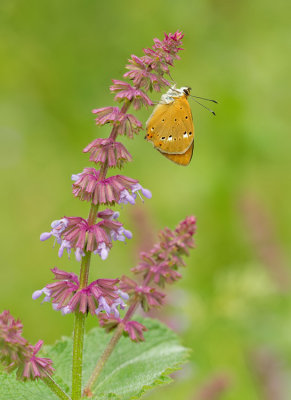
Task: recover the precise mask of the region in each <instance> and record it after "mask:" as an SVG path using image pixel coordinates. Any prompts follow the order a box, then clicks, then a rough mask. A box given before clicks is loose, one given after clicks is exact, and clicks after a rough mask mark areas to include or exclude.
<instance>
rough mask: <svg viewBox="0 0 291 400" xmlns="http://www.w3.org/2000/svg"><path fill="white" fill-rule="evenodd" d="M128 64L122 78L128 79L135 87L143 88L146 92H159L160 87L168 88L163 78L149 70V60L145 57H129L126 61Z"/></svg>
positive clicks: (167, 83)
mask: <svg viewBox="0 0 291 400" xmlns="http://www.w3.org/2000/svg"><path fill="white" fill-rule="evenodd" d="M128 61H129V64H128V65H126V69H128V72H126V73H125V74H124V75H123V76H124V78H129V79H131V80H132V82H133V84H134V85H135V86H136V87H144V88H145V90H146V91H148V90H152V89H154V90H155V91H157V92H159V91H160V90H161V87H163V86H169V85H170V83H169V82H168V81H167V80H166V79H165V78H163V76H162V75H160V74H155V73H153V72H151V71H152V69H151V68H149V65H148V64H149V58H148V56H147V57H137V56H135V55H132V56H131V59H130V60H128Z"/></svg>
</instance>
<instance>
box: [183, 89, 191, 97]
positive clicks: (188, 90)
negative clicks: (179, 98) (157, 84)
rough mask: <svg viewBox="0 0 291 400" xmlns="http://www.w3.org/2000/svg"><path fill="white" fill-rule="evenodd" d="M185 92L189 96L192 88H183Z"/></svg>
mask: <svg viewBox="0 0 291 400" xmlns="http://www.w3.org/2000/svg"><path fill="white" fill-rule="evenodd" d="M183 92H184V93H185V95H186V96H189V94H190V88H185V89H183Z"/></svg>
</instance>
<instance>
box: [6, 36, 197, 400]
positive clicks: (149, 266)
mask: <svg viewBox="0 0 291 400" xmlns="http://www.w3.org/2000/svg"><path fill="white" fill-rule="evenodd" d="M182 38H183V34H182V33H181V32H179V31H177V32H176V33H174V34H171V33H170V34H168V35H167V34H165V37H164V39H163V40H159V39H154V45H153V46H152V47H151V48H147V49H144V50H143V52H144V55H143V56H142V57H137V56H135V55H132V56H131V58H130V59H129V63H128V65H126V70H127V72H126V73H125V74H124V78H127V79H128V80H129V81H130V83H129V82H127V81H122V80H115V79H114V80H113V84H112V86H111V87H110V91H111V92H112V93H113V94H114V100H115V101H116V102H117V103H120V105H119V106H108V107H102V108H97V109H94V110H93V114H94V115H95V121H96V125H97V126H103V125H105V124H110V126H111V128H112V129H111V133H110V135H109V137H108V138H97V139H95V140H94V141H93V142H92V143H90V144H88V145H87V146H86V147H85V149H84V150H83V151H84V153H89V155H90V157H89V160H90V162H92V163H93V164H95V166H96V168H97V169H96V168H94V167H92V166H90V167H86V168H84V170H83V171H82V172H80V173H78V174H74V175H72V181H73V185H72V193H73V196H74V197H76V198H79V199H80V200H81V201H84V202H86V203H88V204H89V206H90V210H89V215H88V218H87V219H84V218H81V217H77V216H62V217H60V218H59V219H57V220H55V221H53V222H52V223H51V229H50V230H49V231H48V232H45V233H42V234H41V236H40V239H41V241H46V240H48V239H52V240H53V241H54V244H56V245H57V249H58V255H59V257H62V256H63V254H64V253H67V255H68V256H69V257H70V256H71V255H72V253H74V256H75V259H76V261H77V262H78V263H79V264H80V273H79V276H78V275H76V274H75V273H73V272H66V271H64V270H61V269H59V268H57V267H54V268H52V270H51V271H52V273H53V282H50V283H48V284H46V285H45V286H44V287H43V288H42V289H40V290H36V291H35V292H34V293H33V296H32V297H33V299H37V298H41V297H42V296H43V298H42V301H43V302H51V303H52V306H53V309H54V310H56V311H60V312H61V313H62V314H64V315H65V314H68V313H74V316H75V323H74V332H73V360H72V387H71V393H66V392H65V390H64V389H63V388H61V387H60V386H59V385H58V384H57V382H56V381H55V380H54V367H53V362H52V360H50V359H49V358H44V357H38V356H37V353H38V352H39V350H40V348H41V345H42V341H39V342H38V343H37V344H36V345H35V346H33V345H31V344H29V343H28V342H27V341H26V340H25V339H24V338H23V337H22V325H21V323H20V322H19V321H16V320H15V319H14V318H13V317H12V316H11V315H10V313H9V311H4V312H3V313H2V314H1V315H0V343H1V348H2V351H1V356H0V359H1V361H2V364H3V366H4V368H5V369H6V371H8V372H12V371H14V370H16V376H17V378H18V379H20V380H37V379H40V380H43V381H44V382H45V383H46V384H47V385H48V386H49V387H50V389H52V391H53V392H54V393H55V394H56V395H57V396H58V398H60V399H72V400H78V399H80V398H81V397H82V396H84V397H93V396H95V395H96V396H98V393H94V391H93V385H94V383H95V382H96V380H97V379H98V377H99V375H100V373H101V371H102V369H103V367H104V365H105V363H106V361H107V360H108V358H109V357H110V355H111V353H112V352H113V350H114V349H115V347H116V345H117V343H118V342H119V340H120V338H121V337H122V336H127V337H128V340H131V341H133V342H143V341H144V340H145V339H146V337H145V336H146V331H147V330H148V328H147V327H146V323H145V324H144V323H142V322H139V321H137V320H134V319H133V316H134V313H135V311H136V310H137V309H138V308H139V306H141V307H142V309H143V310H144V311H145V312H147V311H149V310H150V309H152V308H155V307H161V306H162V305H163V304H164V302H165V297H166V295H165V293H164V292H162V291H161V290H160V288H163V287H165V285H167V284H172V283H174V282H176V281H177V280H179V279H180V278H181V273H180V272H179V268H180V267H183V266H184V265H185V264H184V260H183V256H187V255H188V254H189V249H191V248H192V247H193V246H194V241H193V235H194V233H195V218H194V217H193V216H190V217H187V218H185V219H184V220H183V221H181V222H180V223H179V224H178V225H177V226H176V228H175V229H174V230H170V229H169V228H166V229H164V230H163V231H161V232H160V234H159V239H158V242H157V243H156V244H155V245H154V246H153V248H152V249H151V250H150V251H147V252H142V253H140V262H139V263H138V265H137V266H135V267H134V268H132V273H133V275H134V277H128V276H126V275H122V271H120V276H121V275H122V276H121V277H117V278H116V279H99V278H98V273H97V275H96V278H97V279H95V280H93V281H92V282H89V280H88V277H89V269H90V261H91V258H92V257H99V258H100V260H101V264H102V260H105V259H107V258H108V257H110V250H111V248H112V246H113V243H114V242H116V241H121V242H125V241H126V240H130V239H131V238H132V233H131V232H130V231H129V230H128V229H126V228H125V227H124V226H123V223H122V222H120V219H119V218H120V214H119V212H118V211H116V207H118V206H119V205H127V204H129V205H130V206H134V204H135V203H136V202H137V201H144V199H150V198H151V197H152V194H151V192H150V190H149V189H147V188H144V187H143V186H142V184H141V183H140V182H139V181H138V179H136V177H134V178H132V177H128V176H125V175H120V174H116V175H113V174H112V173H111V171H112V169H116V168H118V169H121V168H123V167H124V166H125V164H126V163H127V162H130V161H131V160H132V156H131V154H130V153H129V152H128V150H127V149H126V147H125V146H124V144H122V143H121V142H119V141H117V139H118V138H119V137H120V136H127V137H128V138H130V139H132V138H133V137H134V136H135V134H138V133H139V132H140V131H141V130H142V123H141V122H140V121H139V120H138V119H137V118H136V117H135V116H134V115H133V114H129V113H128V110H129V108H130V106H131V105H132V106H133V108H134V109H135V110H137V109H139V108H140V107H142V106H146V107H149V106H152V105H153V102H152V100H151V99H150V97H149V96H148V92H151V91H161V89H163V88H166V87H168V86H170V82H169V81H168V80H167V79H166V78H165V75H167V74H168V75H169V68H170V67H172V66H173V63H174V60H176V59H179V56H178V52H179V51H180V50H182V48H181V44H182ZM109 172H110V174H109ZM112 207H115V208H114V209H112ZM101 266H102V265H101ZM93 274H94V275H95V272H94V273H93ZM123 310H124V311H123ZM89 314H91V316H92V317H93V318H95V319H96V324H98V323H99V325H100V326H101V327H103V328H104V329H105V331H106V332H113V333H112V335H111V338H110V339H109V340H108V344H107V346H106V347H105V348H104V351H103V354H102V355H101V357H100V358H99V360H96V366H95V368H94V369H93V370H92V373H91V377H90V378H89V380H88V381H87V382H82V369H83V348H84V332H85V322H86V319H87V317H88V315H89ZM132 345H133V346H139V344H132ZM82 388H83V389H82ZM96 398H97V397H96ZM102 398H103V397H102ZM108 398H109V397H108ZM110 398H111V397H110ZM121 398H122V397H121ZM135 398H136V397H135Z"/></svg>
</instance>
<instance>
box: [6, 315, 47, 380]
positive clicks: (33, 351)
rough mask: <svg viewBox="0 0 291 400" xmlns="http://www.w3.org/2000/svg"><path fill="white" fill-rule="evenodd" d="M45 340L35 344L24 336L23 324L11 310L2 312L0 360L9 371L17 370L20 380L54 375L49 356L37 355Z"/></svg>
mask: <svg viewBox="0 0 291 400" xmlns="http://www.w3.org/2000/svg"><path fill="white" fill-rule="evenodd" d="M42 344H43V342H42V341H41V340H40V341H38V342H37V343H36V345H35V346H33V345H31V344H29V343H28V341H27V340H26V339H24V338H23V337H22V324H21V322H20V321H18V320H17V321H16V320H15V319H14V318H13V316H12V315H11V314H10V313H9V311H3V312H2V314H0V348H1V353H0V362H1V363H2V364H3V366H4V367H5V369H6V370H7V371H8V372H12V371H14V370H16V376H17V378H18V379H20V380H34V379H38V378H44V377H46V376H48V375H52V373H53V371H54V369H53V367H52V361H51V360H50V359H49V358H42V357H37V353H38V352H39V350H40V348H41V346H42Z"/></svg>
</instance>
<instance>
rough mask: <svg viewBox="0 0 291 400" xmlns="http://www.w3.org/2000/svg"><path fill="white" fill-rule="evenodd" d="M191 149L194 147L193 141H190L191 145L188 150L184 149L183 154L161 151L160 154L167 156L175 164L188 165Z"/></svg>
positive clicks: (191, 153)
mask: <svg viewBox="0 0 291 400" xmlns="http://www.w3.org/2000/svg"><path fill="white" fill-rule="evenodd" d="M193 149H194V142H192V144H191V146H190V147H189V149H188V150H186V151H185V153H184V154H167V153H162V152H161V154H163V155H164V156H165V157H167V158H168V159H169V160H171V161H173V162H174V163H176V164H179V165H188V164H189V162H190V161H191V158H192V155H193Z"/></svg>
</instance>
